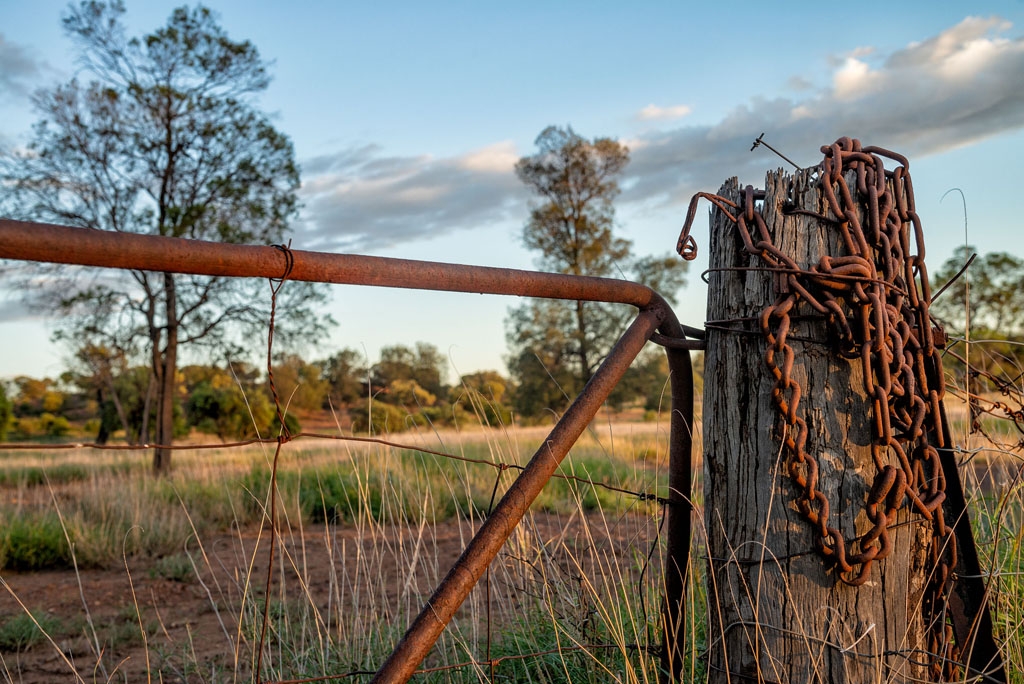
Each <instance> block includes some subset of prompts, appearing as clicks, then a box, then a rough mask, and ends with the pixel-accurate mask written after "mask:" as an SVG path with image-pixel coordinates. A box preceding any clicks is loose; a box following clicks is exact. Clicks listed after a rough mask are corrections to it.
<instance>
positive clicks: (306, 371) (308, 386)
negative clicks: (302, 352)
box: [274, 354, 328, 411]
mask: <svg viewBox="0 0 1024 684" xmlns="http://www.w3.org/2000/svg"><path fill="white" fill-rule="evenodd" d="M321 375H322V372H321V369H320V366H318V365H317V364H315V363H309V362H307V361H305V360H304V359H303V358H302V357H301V356H299V355H298V354H285V355H284V356H282V357H281V358H280V359H279V360H278V361H277V363H275V364H274V385H275V386H276V387H277V395H278V397H279V398H280V400H281V408H282V409H283V408H285V407H287V408H288V410H289V411H295V410H300V409H301V410H307V411H315V410H316V409H319V408H320V407H321V406H323V404H324V399H325V398H326V396H327V392H328V383H327V381H326V380H324V379H322V378H321Z"/></svg>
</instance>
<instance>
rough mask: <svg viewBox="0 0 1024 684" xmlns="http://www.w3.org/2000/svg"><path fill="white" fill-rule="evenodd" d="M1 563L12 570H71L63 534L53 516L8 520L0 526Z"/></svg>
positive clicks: (56, 519) (12, 518)
mask: <svg viewBox="0 0 1024 684" xmlns="http://www.w3.org/2000/svg"><path fill="white" fill-rule="evenodd" d="M3 528H4V529H3V536H2V538H0V547H2V551H0V559H2V560H3V567H4V568H9V569H11V570H44V569H48V568H67V567H71V554H70V553H69V550H68V545H67V540H66V539H65V538H64V530H63V528H62V527H61V524H60V520H59V519H58V518H57V516H56V515H53V514H47V515H43V516H31V517H22V516H18V517H11V518H8V519H7V520H6V524H4V526H3Z"/></svg>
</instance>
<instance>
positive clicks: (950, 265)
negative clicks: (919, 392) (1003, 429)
mask: <svg viewBox="0 0 1024 684" xmlns="http://www.w3.org/2000/svg"><path fill="white" fill-rule="evenodd" d="M974 253H975V250H974V247H972V246H971V245H964V246H962V247H959V248H957V250H956V251H955V252H954V253H953V256H952V257H950V258H949V259H948V260H947V261H946V263H944V264H943V265H942V268H941V269H939V271H938V272H937V273H936V274H935V276H934V278H933V280H934V282H935V285H933V287H932V290H933V292H937V291H938V288H939V287H942V286H943V285H945V284H946V283H948V282H949V281H950V280H951V279H952V278H953V277H955V276H956V274H957V273H959V271H960V270H961V269H962V268H963V266H964V264H966V263H967V261H968V259H970V257H971V255H972V254H974ZM968 290H969V291H970V298H969V306H967V304H968V296H967V293H968ZM968 312H969V314H970V317H969V318H968ZM931 313H932V315H933V316H934V317H935V318H937V319H938V320H939V321H940V322H941V323H942V324H943V325H944V326H946V329H947V331H949V332H951V333H953V334H954V335H965V333H966V331H967V324H968V322H969V323H970V336H969V337H970V339H972V340H979V339H984V340H986V344H985V345H983V346H980V347H978V348H977V352H975V351H972V352H970V355H969V360H970V364H971V367H972V368H974V369H975V370H980V371H983V373H982V374H981V375H980V376H979V380H980V382H981V386H980V387H981V388H985V389H991V390H1000V389H1002V388H1001V387H998V386H997V385H998V383H995V384H992V383H991V381H990V378H989V377H986V374H987V375H988V376H991V377H992V378H1002V379H1003V380H1004V381H1010V382H1011V384H1014V383H1015V382H1016V379H1019V378H1020V377H1021V375H1022V369H1024V351H1022V349H1021V347H1020V345H1019V344H1017V343H1016V341H1017V340H1019V339H1020V338H1021V335H1022V334H1024V260H1021V259H1019V258H1017V257H1015V256H1013V255H1011V254H1008V253H1006V252H989V253H988V254H986V255H984V256H982V257H980V258H977V259H975V260H974V262H973V263H971V265H970V267H969V268H968V270H967V272H966V273H965V274H962V275H961V276H960V277H959V278H958V279H957V280H956V281H954V282H953V283H952V284H951V285H950V286H949V288H948V289H947V290H946V291H945V292H943V293H942V294H941V295H940V296H939V297H938V298H937V299H935V301H934V302H933V304H932V307H931ZM954 351H955V350H954ZM959 351H960V354H965V355H966V353H965V352H964V350H962V349H961V350H959ZM960 354H958V355H960ZM951 361H952V369H954V373H955V374H956V375H957V376H959V378H960V382H963V383H964V384H965V385H966V384H967V383H968V382H969V381H968V378H967V375H965V374H964V373H965V370H966V369H965V368H964V367H963V366H962V365H958V362H957V361H956V357H953V358H952V359H951ZM974 387H975V389H977V386H974Z"/></svg>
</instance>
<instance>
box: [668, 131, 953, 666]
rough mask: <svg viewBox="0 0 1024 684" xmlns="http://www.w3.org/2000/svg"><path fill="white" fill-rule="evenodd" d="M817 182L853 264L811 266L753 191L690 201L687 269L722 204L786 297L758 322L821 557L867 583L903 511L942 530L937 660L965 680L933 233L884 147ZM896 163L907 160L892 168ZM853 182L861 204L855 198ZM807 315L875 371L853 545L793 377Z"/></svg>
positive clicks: (843, 144)
mask: <svg viewBox="0 0 1024 684" xmlns="http://www.w3.org/2000/svg"><path fill="white" fill-rule="evenodd" d="M821 152H822V154H823V155H824V159H823V161H822V163H821V164H820V166H819V167H818V169H817V173H818V185H819V187H820V191H821V195H822V196H823V197H824V198H825V202H826V205H827V209H826V213H825V214H824V215H822V214H817V213H815V212H809V211H806V210H801V209H792V208H791V209H790V213H799V214H806V215H810V216H811V217H813V218H816V219H819V220H820V221H822V222H823V223H825V224H827V225H829V226H834V227H835V228H836V229H837V230H838V232H839V237H840V239H841V242H842V245H843V250H844V253H843V254H842V255H840V256H830V255H825V256H822V257H821V259H820V260H819V262H818V263H817V264H816V265H813V266H811V267H810V268H802V267H800V266H799V265H798V264H797V263H796V261H795V260H794V259H793V258H792V257H790V256H789V255H787V254H785V253H784V252H783V251H782V250H780V249H779V248H778V247H776V246H775V245H774V244H773V243H772V240H771V235H770V234H769V232H768V228H767V225H766V224H765V221H764V218H763V217H762V215H761V212H760V211H759V210H758V206H757V203H758V202H759V201H762V200H763V199H764V197H765V193H764V192H763V191H758V190H755V189H754V188H752V187H751V186H747V187H746V188H745V189H744V191H743V196H742V199H741V201H740V203H736V202H733V201H731V200H729V199H727V198H724V197H721V196H718V195H712V194H708V193H700V194H698V195H695V196H694V197H693V199H692V200H691V202H690V206H689V209H688V211H687V216H686V221H685V223H684V225H683V230H682V233H681V235H680V237H679V242H678V244H677V251H678V252H679V253H680V255H681V256H682V257H683V258H684V259H692V258H694V256H695V255H696V245H695V243H694V241H693V238H692V237H691V236H690V227H691V226H692V223H693V219H694V215H695V210H696V205H697V202H698V201H699V200H700V199H702V198H703V199H707V200H709V201H710V202H711V203H712V204H714V205H715V206H716V207H717V208H718V209H719V210H721V211H722V212H723V214H724V215H725V216H726V217H728V219H729V220H730V221H731V222H732V223H733V224H735V225H736V228H737V232H738V233H739V236H740V238H741V239H742V241H743V247H744V250H745V251H746V252H747V253H749V254H751V255H754V256H756V257H758V258H759V259H760V260H761V261H762V262H764V263H765V264H766V265H767V267H768V268H770V269H772V270H774V271H776V272H777V279H776V283H777V286H776V289H777V298H776V300H775V302H774V303H773V304H771V305H770V306H768V307H766V308H765V309H764V310H763V311H762V312H761V315H760V317H759V327H760V329H761V333H762V335H763V336H764V339H765V340H766V342H767V349H766V351H765V355H764V359H765V363H766V365H767V367H768V369H769V371H770V372H771V374H772V376H773V377H774V378H775V387H774V388H773V390H772V402H773V403H774V405H775V407H776V409H777V410H778V413H779V415H780V417H781V418H782V420H783V423H784V430H783V441H784V445H785V450H786V472H787V474H788V476H789V479H790V480H791V481H792V482H793V483H794V484H795V485H796V487H797V489H798V491H799V494H798V495H797V498H796V501H795V503H796V506H797V508H798V510H799V512H800V514H801V515H802V517H803V518H804V519H806V520H807V521H808V522H809V523H810V524H811V525H812V526H813V527H814V528H815V531H816V545H817V549H818V551H819V552H820V553H821V554H822V555H823V556H824V557H825V558H826V559H827V560H828V561H829V562H831V563H833V564H834V565H835V567H836V570H837V576H838V577H839V579H840V580H841V581H842V582H844V583H846V584H848V585H851V586H859V585H862V584H864V583H865V582H867V581H868V579H869V573H870V571H871V566H872V564H873V563H874V562H875V561H879V560H882V559H884V558H886V557H887V556H888V555H889V554H890V553H891V551H892V541H891V539H890V536H889V526H891V525H893V524H894V523H895V521H896V514H897V512H898V511H899V510H900V509H901V508H902V507H903V506H904V505H905V504H907V505H909V507H910V508H911V509H912V510H913V511H915V512H916V513H917V514H918V515H919V516H920V517H921V518H923V519H924V520H926V521H928V522H930V523H931V528H932V544H931V550H930V555H931V563H932V567H933V572H932V575H931V578H930V580H929V584H928V586H927V588H926V596H925V600H924V614H925V619H926V621H927V625H928V640H929V644H928V651H930V652H931V653H932V654H933V655H934V656H935V657H934V658H933V661H932V663H931V665H930V673H929V674H930V676H932V677H933V678H935V679H939V678H946V679H951V678H953V677H954V676H955V675H956V670H957V667H956V665H955V664H956V663H957V661H958V659H959V652H958V649H957V646H956V644H955V641H954V639H953V631H952V627H951V626H950V625H949V624H948V620H947V619H946V613H945V607H946V605H947V599H948V598H949V595H950V591H951V587H952V582H953V568H954V567H955V566H956V563H957V545H956V539H955V537H954V535H953V529H952V527H951V526H950V525H947V523H946V521H945V518H944V515H943V509H942V502H943V500H944V499H945V496H946V494H945V478H944V475H943V471H942V465H941V463H940V461H939V453H938V451H937V449H936V447H943V446H945V445H944V444H943V443H942V442H943V431H942V425H941V417H940V416H941V410H940V402H941V401H942V397H943V395H944V392H945V385H944V382H943V376H942V370H941V361H940V359H939V355H938V353H937V351H936V348H937V340H939V338H938V337H937V334H938V331H934V332H933V330H932V327H931V322H930V317H929V311H928V308H929V303H930V301H931V292H930V287H929V284H928V271H927V268H926V266H925V262H924V258H925V245H924V235H923V231H922V227H921V221H920V218H919V217H918V215H917V212H916V211H915V208H914V192H913V185H912V183H911V179H910V173H909V164H908V162H907V160H906V158H904V157H902V156H901V155H899V154H896V153H894V152H891V151H889V150H886V149H883V148H880V147H862V146H861V144H860V141H858V140H856V139H850V138H840V139H839V140H837V141H836V142H835V143H833V144H832V145H830V146H823V147H822V148H821ZM883 158H885V159H890V160H893V161H895V162H896V163H897V166H896V168H895V169H894V170H892V171H889V170H886V169H885V165H884V161H883ZM851 183H853V184H855V189H856V197H857V198H858V199H857V200H856V201H855V199H854V187H851ZM807 307H810V308H811V309H813V311H814V312H815V313H816V314H817V315H818V316H821V317H822V318H824V319H825V320H827V321H828V323H829V324H830V326H831V330H832V332H833V333H834V337H835V342H836V351H837V352H838V353H839V354H840V355H841V356H843V357H845V358H847V359H850V360H851V361H854V362H857V361H859V362H860V365H861V366H862V368H863V389H864V391H865V393H866V395H867V397H868V400H869V401H870V403H871V406H872V411H871V413H872V423H873V429H872V433H873V434H872V444H871V456H872V459H873V461H874V465H875V474H874V478H873V481H872V483H871V487H870V490H869V492H868V495H867V499H866V502H865V512H866V514H867V517H868V519H869V520H870V521H871V526H870V528H869V529H868V530H867V531H866V532H864V533H863V534H862V535H860V537H859V538H858V539H855V540H847V539H845V538H844V536H843V533H842V532H841V531H840V530H839V529H838V528H836V527H834V526H832V525H831V524H830V504H829V500H828V498H827V497H826V496H825V494H824V493H823V492H822V491H821V490H820V489H819V488H818V482H819V480H818V478H819V468H818V460H817V458H816V457H815V456H814V455H813V454H811V453H809V452H808V450H807V440H808V427H807V422H806V420H805V419H804V418H803V417H802V416H801V414H800V399H801V394H802V388H801V386H800V384H799V382H798V381H797V380H796V379H795V378H794V377H793V366H794V362H795V354H794V351H793V347H792V346H791V345H790V343H789V333H790V328H791V324H792V320H793V318H794V316H796V315H797V313H798V309H799V310H801V311H804V312H806V309H807Z"/></svg>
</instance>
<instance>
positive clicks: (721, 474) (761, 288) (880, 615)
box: [703, 170, 931, 684]
mask: <svg viewBox="0 0 1024 684" xmlns="http://www.w3.org/2000/svg"><path fill="white" fill-rule="evenodd" d="M719 195H721V196H722V197H724V198H726V199H729V200H731V201H733V202H735V203H736V205H738V206H739V207H740V209H739V211H743V209H742V207H743V198H742V193H741V190H740V189H739V187H738V186H737V183H736V181H735V179H733V181H731V182H727V183H726V184H725V185H724V186H723V188H722V189H721V190H720V191H719ZM787 198H788V201H789V202H790V207H794V206H795V208H797V209H803V210H806V211H808V212H813V213H814V214H827V213H828V212H827V209H826V204H825V201H824V200H823V199H822V197H821V196H820V195H819V189H818V184H817V181H816V179H815V177H814V176H812V175H811V173H810V172H809V171H801V172H798V173H797V175H796V176H795V177H791V176H789V175H787V174H785V173H783V172H782V171H781V170H780V171H778V172H775V173H771V174H769V175H768V178H767V180H766V184H765V196H764V200H763V205H762V207H761V215H763V217H764V221H765V224H766V227H767V232H768V234H769V235H770V237H771V243H772V244H773V245H774V246H776V247H778V248H779V249H780V250H781V252H783V253H785V254H787V255H790V256H791V257H792V258H793V259H794V260H795V261H796V262H797V265H798V267H799V268H801V269H807V268H810V267H812V266H814V265H816V264H818V263H819V260H820V258H821V256H822V255H824V254H830V255H839V254H843V253H844V251H843V244H842V239H841V237H840V235H839V233H838V231H837V230H836V229H835V226H834V222H833V223H832V225H830V224H829V222H826V221H822V220H820V219H818V218H816V217H812V216H808V215H805V214H799V213H791V212H788V211H787V212H786V213H783V211H782V208H783V203H784V202H786V201H787ZM751 230H753V227H752V228H751ZM709 250H710V274H709V283H710V288H709V297H708V309H707V319H708V323H707V325H706V328H707V355H706V359H705V382H704V459H705V486H704V492H705V508H704V514H703V523H704V525H705V527H706V533H707V539H708V557H709V560H708V580H707V581H708V612H709V615H708V621H709V624H708V631H709V635H708V639H709V649H708V666H709V670H710V681H711V682H714V683H719V682H779V683H790V682H792V683H794V684H795V683H797V682H799V683H801V684H803V683H806V682H822V683H835V684H844V683H849V684H866V683H868V682H889V681H929V674H928V666H927V661H928V658H927V657H925V656H924V655H922V652H921V650H925V649H926V648H927V641H926V634H925V632H926V625H925V618H924V617H923V612H924V611H923V610H922V601H923V596H924V593H925V586H926V583H927V573H928V571H929V569H928V563H927V557H928V553H929V549H930V548H931V547H930V545H931V530H930V528H929V526H928V523H927V522H925V521H923V520H922V519H921V517H920V516H912V515H911V514H910V512H909V511H908V510H907V508H906V507H904V508H902V509H900V510H899V512H898V513H896V519H895V520H894V525H891V526H890V529H889V541H891V543H892V551H891V553H890V554H889V555H888V557H887V558H886V559H885V560H884V561H879V562H876V563H874V564H873V565H872V566H871V568H870V574H869V575H868V581H867V582H866V583H865V584H863V585H862V586H859V587H853V586H848V585H846V584H844V583H842V582H840V581H839V579H838V577H837V574H836V569H835V566H834V565H833V564H831V563H829V562H827V561H826V560H825V559H823V557H822V555H821V554H820V553H818V545H819V543H820V539H819V535H818V533H817V532H816V531H815V529H814V528H813V526H812V525H811V524H809V523H808V521H807V519H806V518H805V517H804V516H802V515H801V514H800V512H799V511H798V506H797V504H796V502H797V500H798V498H799V496H800V494H801V491H800V489H799V488H798V487H797V485H796V484H794V482H793V481H792V480H791V478H790V476H789V475H788V474H787V453H786V450H785V449H784V448H783V447H782V438H783V437H784V432H785V430H786V429H787V428H786V423H785V422H784V421H783V420H782V418H781V417H780V412H779V410H778V408H777V407H776V405H775V404H774V403H773V401H772V392H773V389H774V388H775V385H776V379H775V377H773V376H772V374H771V372H770V371H769V368H768V367H767V365H766V362H765V352H766V341H765V338H764V337H763V335H762V333H761V328H760V326H759V317H760V316H761V314H762V312H763V311H764V310H765V308H766V307H767V306H769V305H771V304H773V302H776V301H777V300H778V298H779V289H778V288H779V287H781V288H782V290H783V291H785V289H786V285H785V284H784V282H783V281H784V278H783V277H781V276H780V275H779V274H778V272H773V271H772V270H770V269H768V268H767V267H766V264H765V262H764V261H763V260H762V259H760V258H759V257H757V256H754V255H751V254H750V253H748V252H747V251H745V250H744V246H743V243H742V241H741V238H740V236H739V234H738V232H737V227H736V225H735V224H734V223H733V222H732V221H731V220H730V219H729V218H728V217H727V216H726V215H725V213H724V212H723V211H722V210H721V209H719V208H716V209H715V210H714V211H713V214H712V225H711V237H710V243H709ZM808 313H810V314H814V311H812V310H808V309H801V310H800V311H793V312H792V314H793V318H792V320H791V326H792V327H791V329H790V331H789V345H790V346H791V347H792V350H793V352H794V365H793V369H792V377H793V378H794V379H795V380H796V381H797V382H798V383H799V385H800V387H801V388H802V395H801V397H802V398H801V399H800V400H799V406H800V414H801V416H802V418H803V419H804V420H806V422H807V426H808V430H807V444H806V451H807V452H808V453H810V454H813V455H814V457H815V458H816V460H817V464H818V469H819V472H818V482H817V488H818V490H820V491H821V492H822V493H823V494H824V496H825V498H826V499H827V501H828V502H829V504H830V507H831V512H830V517H829V524H830V525H831V526H834V527H835V528H838V529H839V531H841V533H842V535H843V536H844V537H845V538H846V539H847V540H855V539H858V538H859V537H860V536H861V535H863V534H864V533H865V531H866V530H867V529H868V528H870V527H871V523H870V521H869V520H868V518H867V514H866V512H865V501H866V499H867V495H868V490H869V489H870V488H871V486H872V480H873V477H874V475H875V465H874V463H873V461H872V451H871V442H872V428H873V416H872V406H871V402H870V401H869V398H868V397H867V396H865V390H864V382H863V376H864V369H863V366H862V364H861V361H860V359H853V360H848V359H845V358H843V357H841V356H840V355H838V354H836V353H835V352H834V347H835V344H834V340H833V339H830V333H829V331H828V327H827V325H826V323H825V321H824V320H823V318H824V317H823V316H820V315H811V316H808V315H806V314H808ZM781 362H782V361H781V360H780V361H779V363H781ZM901 523H902V524H901ZM917 649H921V650H917ZM915 654H916V655H915Z"/></svg>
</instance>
